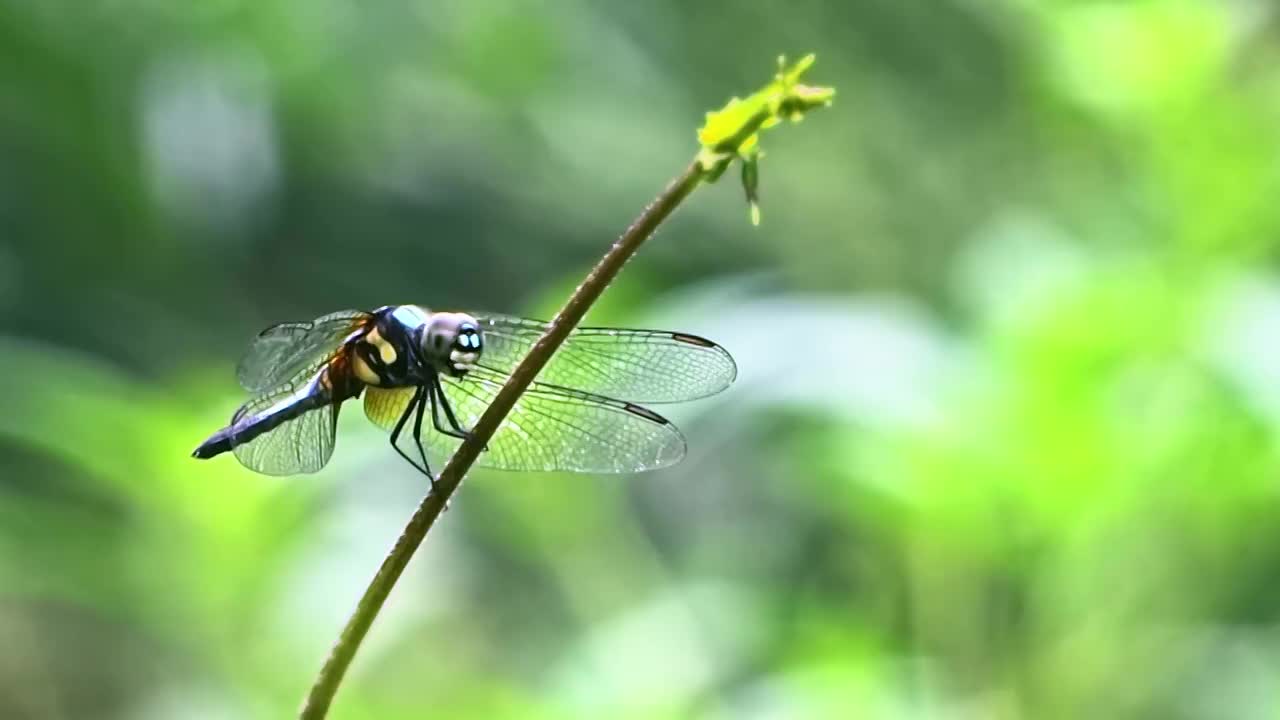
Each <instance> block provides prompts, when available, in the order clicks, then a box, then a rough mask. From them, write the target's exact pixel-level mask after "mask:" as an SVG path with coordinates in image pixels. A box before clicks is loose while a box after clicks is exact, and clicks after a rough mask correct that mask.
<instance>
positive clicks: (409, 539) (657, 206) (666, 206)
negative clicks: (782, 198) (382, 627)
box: [299, 116, 767, 720]
mask: <svg viewBox="0 0 1280 720" xmlns="http://www.w3.org/2000/svg"><path fill="white" fill-rule="evenodd" d="M765 117H767V116H762V117H760V118H759V121H758V122H753V123H750V124H751V125H754V126H755V127H759V125H760V123H762V122H764V119H765ZM753 120H755V119H754V118H753ZM752 132H754V130H752ZM748 134H749V133H748ZM744 137H745V136H744ZM705 176H706V170H704V169H703V167H702V165H701V164H700V163H699V162H698V161H697V160H695V161H694V162H692V163H690V164H689V166H688V167H686V168H685V170H684V172H682V173H681V174H680V175H679V176H678V177H676V178H675V179H674V180H672V181H671V183H670V184H668V185H667V187H666V189H665V190H663V191H662V193H661V194H660V195H658V197H657V198H655V199H654V201H653V202H651V203H650V204H649V206H648V207H646V208H645V209H644V212H642V213H641V214H640V217H638V218H636V220H635V222H633V223H632V224H631V226H630V227H628V228H627V230H626V232H624V233H623V234H622V236H621V237H619V238H618V240H617V241H616V242H615V243H614V244H613V247H611V248H609V251H608V252H607V253H605V255H604V257H603V258H601V259H600V262H598V263H596V266H595V267H594V268H593V269H592V270H591V273H590V274H589V275H587V277H586V279H585V280H583V281H582V284H581V285H579V286H578V288H577V290H575V291H574V292H573V295H572V296H570V297H569V300H568V302H566V303H565V305H564V307H563V308H561V310H560V312H559V313H558V314H557V315H556V317H555V319H554V320H552V321H551V324H550V326H549V327H548V328H547V331H546V333H545V334H543V336H542V337H541V338H540V339H539V340H538V342H537V343H535V344H534V346H533V348H532V349H531V350H530V351H529V354H528V355H526V356H525V358H524V360H522V361H521V362H520V364H519V365H517V366H516V368H515V370H513V371H512V372H511V377H510V378H508V380H507V382H506V384H505V385H503V386H502V389H501V390H499V391H498V394H497V396H496V397H494V399H493V402H492V403H490V404H489V407H488V408H487V409H486V410H485V411H484V414H483V415H481V416H480V420H479V421H478V422H477V423H476V426H475V427H474V428H472V429H471V436H470V437H469V438H467V439H466V440H464V441H463V442H462V444H461V445H459V446H458V449H457V451H456V452H454V454H453V457H451V458H449V462H448V463H447V464H446V465H445V467H444V469H443V470H441V471H440V474H439V476H438V477H437V478H436V481H435V485H434V488H433V489H432V491H431V492H429V493H428V494H427V496H426V498H424V499H423V500H422V503H421V504H420V505H418V509H417V511H415V512H414V513H413V517H412V518H410V519H409V524H408V525H406V526H405V528H404V531H403V532H402V533H400V538H399V539H398V540H396V544H395V546H394V547H392V548H391V552H390V553H389V554H388V555H387V557H386V559H385V560H383V561H382V567H380V568H378V573H377V575H375V576H374V577H373V581H372V582H370V583H369V587H368V589H366V590H365V592H364V596H363V597H361V598H360V602H359V604H358V605H356V610H355V612H354V613H353V614H352V616H351V619H350V620H348V621H347V625H346V627H345V628H343V630H342V634H341V635H339V636H338V641H337V643H335V644H334V646H333V649H332V650H331V651H330V652H329V657H328V659H327V660H326V661H325V664H324V667H323V668H322V669H321V670H320V675H319V677H317V678H316V682H315V684H314V685H312V687H311V692H310V693H309V694H308V695H307V700H306V703H305V704H304V705H303V706H302V711H301V713H300V715H299V717H300V718H303V720H317V719H318V718H323V717H325V715H326V714H327V713H328V711H329V705H330V703H332V701H333V696H334V694H335V693H336V692H337V691H338V686H339V685H340V684H341V683H342V678H343V676H344V675H345V674H346V672H347V668H348V667H349V666H350V665H351V660H352V659H353V658H354V657H355V654H356V651H357V650H358V649H359V648H360V643H361V642H362V641H363V640H364V636H365V635H366V634H367V633H368V632H369V627H370V626H371V625H372V624H373V620H374V618H376V617H377V616H378V612H379V611H380V610H381V609H382V605H383V603H384V602H386V599H387V596H388V595H389V594H390V593H391V588H392V587H394V586H395V584H396V581H397V580H398V579H399V578H400V574H401V573H402V572H404V569H405V566H406V565H408V564H409V559H410V558H411V557H413V553H414V551H415V550H417V549H418V546H419V545H420V544H422V540H423V538H425V537H426V535H427V531H429V530H430V529H431V526H432V525H434V524H435V521H436V518H438V517H439V516H440V512H441V510H443V509H444V506H445V503H446V502H448V500H449V497H450V496H451V495H453V493H454V491H455V490H457V489H458V485H459V484H461V483H462V478H463V476H465V475H466V474H467V470H469V469H470V468H471V465H472V463H474V462H475V461H476V458H478V457H479V456H480V453H481V452H483V449H484V447H485V445H486V444H487V443H488V442H489V439H490V438H492V437H493V434H494V433H495V432H497V430H498V428H499V427H500V426H501V424H502V421H503V419H504V418H506V416H507V413H509V412H511V408H512V407H513V406H514V405H515V404H516V401H517V400H519V399H520V396H521V394H523V393H524V391H525V389H527V388H528V387H529V384H530V383H531V382H533V379H534V378H535V377H536V376H537V375H538V372H539V371H541V370H542V368H543V367H544V366H545V365H546V364H547V362H548V361H549V360H550V359H551V356H552V354H553V353H555V351H556V348H558V347H560V344H561V343H563V342H564V341H565V338H567V337H568V336H569V333H570V332H571V331H572V330H573V328H574V327H575V326H577V324H578V323H579V322H581V321H582V318H583V317H584V316H585V315H586V314H587V310H589V309H590V308H591V306H592V305H593V304H594V303H595V301H596V300H597V299H599V297H600V295H601V293H603V292H604V289H605V288H606V287H608V286H609V283H610V282H612V281H613V279H614V277H616V276H617V275H618V272H619V271H620V270H622V266H623V265H625V264H626V262H627V260H628V259H630V258H631V256H632V255H634V254H635V252H636V250H638V249H639V247H640V245H641V243H643V242H644V241H645V240H646V239H648V238H649V236H650V235H652V234H653V232H654V231H655V230H657V229H658V226H659V225H661V224H662V221H663V220H666V219H667V217H669V216H670V215H671V213H672V212H673V211H675V209H676V208H677V207H679V206H680V203H681V202H683V201H684V199H685V198H687V197H688V196H689V194H690V193H692V192H693V190H694V189H695V188H696V187H697V186H698V184H699V183H701V182H702V180H703V179H704V178H705Z"/></svg>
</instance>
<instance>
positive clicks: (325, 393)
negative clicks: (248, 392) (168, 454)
mask: <svg viewBox="0 0 1280 720" xmlns="http://www.w3.org/2000/svg"><path fill="white" fill-rule="evenodd" d="M307 390H308V392H305V393H295V394H293V395H290V396H287V397H285V398H283V399H282V400H281V401H280V402H278V403H276V404H275V405H272V406H271V407H270V408H268V409H266V410H264V411H262V412H259V413H257V414H256V415H251V416H248V417H241V414H242V413H243V412H244V409H245V407H248V406H247V405H246V406H242V407H241V408H240V410H238V411H236V414H235V415H233V416H232V418H231V424H230V425H228V426H226V427H224V428H222V429H221V430H219V431H218V432H216V433H214V434H213V435H210V436H209V439H207V440H205V441H204V442H203V443H200V446H199V447H197V448H196V449H195V452H193V453H191V456H192V457H197V458H201V459H205V458H211V457H214V456H215V455H220V454H222V453H224V452H227V451H228V450H231V449H232V448H234V447H236V446H238V445H244V444H245V443H248V442H252V441H253V440H254V438H257V437H258V436H260V435H263V434H266V433H268V432H271V431H272V430H275V429H276V428H278V427H280V426H281V425H283V424H284V423H286V422H288V421H290V420H292V419H294V418H296V417H298V416H299V415H301V414H303V413H305V412H309V411H311V410H315V409H316V408H319V407H323V406H324V405H327V404H329V403H331V402H333V401H334V400H333V393H332V391H331V390H330V389H329V388H328V387H326V386H324V385H322V384H320V383H313V384H312V385H309V386H308V388H307Z"/></svg>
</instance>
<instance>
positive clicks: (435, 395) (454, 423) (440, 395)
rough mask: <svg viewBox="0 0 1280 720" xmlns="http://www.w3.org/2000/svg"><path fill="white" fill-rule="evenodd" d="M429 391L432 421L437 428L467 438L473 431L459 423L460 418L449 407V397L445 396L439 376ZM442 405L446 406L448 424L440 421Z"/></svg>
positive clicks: (451, 435) (460, 437)
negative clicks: (465, 428) (467, 429)
mask: <svg viewBox="0 0 1280 720" xmlns="http://www.w3.org/2000/svg"><path fill="white" fill-rule="evenodd" d="M429 392H430V393H431V422H432V424H434V425H435V426H436V430H438V431H440V432H441V433H443V434H445V435H448V436H449V437H455V438H458V439H459V440H466V439H467V437H468V436H469V435H470V434H471V433H469V432H467V431H466V430H464V429H463V428H462V426H460V425H459V424H458V418H457V417H455V416H454V414H453V408H452V407H449V398H447V397H445V394H444V388H442V387H441V386H440V379H439V378H436V381H435V382H434V383H433V384H432V385H431V389H430V390H429ZM442 407H443V408H444V416H445V418H446V419H447V420H448V421H449V424H448V425H444V424H443V423H441V422H440V409H441V408H442Z"/></svg>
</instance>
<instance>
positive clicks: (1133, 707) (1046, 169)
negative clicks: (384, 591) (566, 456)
mask: <svg viewBox="0 0 1280 720" xmlns="http://www.w3.org/2000/svg"><path fill="white" fill-rule="evenodd" d="M808 51H813V52H816V53H817V55H818V64H817V66H816V67H815V68H814V70H813V71H812V72H811V75H810V79H811V80H812V81H813V82H815V83H820V84H830V85H834V86H836V87H837V88H838V90H839V93H840V94H839V97H838V100H837V104H836V105H835V106H834V107H833V108H832V109H830V110H824V111H822V112H819V113H815V114H814V116H813V117H812V118H810V119H808V120H807V121H806V122H805V123H803V124H802V125H800V126H798V127H788V128H783V129H779V130H777V131H774V132H771V133H770V134H769V135H768V136H766V137H765V143H766V147H767V149H768V151H769V155H768V157H767V158H766V159H765V160H764V161H763V164H762V168H761V174H762V195H763V209H764V223H763V225H762V226H761V227H759V228H757V229H753V228H752V227H751V226H750V224H749V223H748V221H747V212H746V208H745V205H744V203H743V201H742V197H741V189H740V188H738V187H736V183H735V182H722V183H720V184H718V185H715V186H711V187H709V188H705V189H703V190H700V191H699V192H697V193H696V194H695V195H694V196H693V198H692V199H691V201H690V202H689V203H688V205H687V206H686V207H685V208H683V209H682V210H681V211H680V213H679V214H678V215H677V216H676V217H675V218H674V219H673V220H672V222H671V223H670V224H668V225H667V226H666V227H665V228H664V229H663V230H662V231H661V232H660V233H659V236H658V237H657V238H655V240H654V242H652V243H651V244H650V245H649V246H647V247H646V249H645V250H644V251H643V252H642V254H641V256H640V257H639V258H638V259H637V260H635V261H634V262H632V263H631V264H630V266H629V267H628V269H627V271H626V272H624V273H623V276H622V278H621V280H620V281H619V282H617V283H616V284H615V286H614V287H613V288H612V289H611V290H610V293H609V295H608V296H607V297H606V299H605V301H604V302H603V303H602V304H601V305H600V306H599V307H598V308H597V310H596V311H595V312H594V314H593V316H592V317H590V318H589V320H590V321H592V322H594V323H595V324H623V325H642V326H659V327H670V328H676V329H681V330H685V331H688V332H697V333H701V334H705V335H707V336H709V337H712V338H714V339H716V340H718V341H720V342H721V343H723V344H724V345H725V346H727V347H728V348H729V349H730V350H731V351H732V352H733V353H734V354H735V356H736V357H737V359H738V361H739V364H740V367H741V374H740V378H739V382H738V383H737V384H736V385H735V386H734V387H733V388H732V389H731V390H730V391H729V392H727V393H725V394H723V395H721V396H719V397H717V398H714V399H712V400H709V401H704V402H700V403H695V404H693V405H690V406H687V407H679V408H672V409H671V412H670V414H671V416H672V417H673V418H675V419H677V420H678V421H679V422H680V424H681V425H682V427H683V428H684V429H685V431H686V433H687V435H688V436H689V440H690V455H689V457H688V459H687V460H686V461H685V462H684V463H683V464H681V465H679V466H677V467H676V468H674V469H671V470H667V471H662V472H658V473H653V474H649V475H644V476H640V477H635V478H630V477H586V476H569V475H549V476H548V475H515V474H503V473H485V472H476V473H474V474H473V475H472V477H471V478H470V479H469V481H468V482H467V484H466V485H465V486H464V487H463V488H462V491H461V492H460V494H459V495H458V496H457V497H456V498H455V501H454V504H453V508H452V510H450V511H449V512H448V513H447V514H446V515H445V516H444V517H443V519H442V522H441V523H440V525H439V526H437V528H436V529H435V531H433V532H432V534H431V536H430V537H429V538H428V540H427V542H426V544H425V545H424V546H423V548H422V550H421V552H420V553H419V554H418V556H417V557H416V558H415V559H414V561H413V563H412V564H411V566H410V568H409V571H408V572H407V574H406V576H405V577H404V579H403V580H402V581H401V583H400V585H399V586H398V587H397V589H396V590H395V592H394V593H393V595H392V597H391V601H390V603H389V606H388V607H387V609H386V611H385V612H384V613H383V615H382V616H381V617H380V618H379V620H378V622H377V624H376V625H375V626H374V628H373V631H372V633H371V635H370V638H369V642H368V643H367V644H366V645H365V647H364V648H363V650H362V652H361V654H360V655H359V656H358V658H357V660H356V663H355V665H354V667H353V670H352V673H351V675H350V676H349V678H348V681H347V683H346V685H345V686H344V687H343V689H342V691H341V692H340V694H339V696H338V699H337V703H336V705H335V708H334V713H333V716H334V717H336V718H348V719H366V718H369V719H372V718H378V719H384V718H386V719H392V720H394V719H396V718H422V717H476V718H496V717H502V718H564V717H572V718H605V717H608V718H663V717H673V718H676V717H678V718H685V717H689V718H713V719H722V718H753V719H754V718H760V719H763V718H827V717H830V718H847V717H859V718H947V719H959V718H1034V719H1036V720H1041V719H1046V718H1085V717H1100V718H1101V717H1105V718H1162V719H1170V718H1173V719H1183V718H1185V719H1191V718H1275V717H1280V492H1278V490H1280V273H1277V270H1276V260H1277V249H1278V243H1280V211H1278V210H1277V198H1278V197H1280V192H1278V191H1280V140H1278V139H1277V138H1278V137H1280V132H1278V129H1280V10H1278V9H1277V7H1276V6H1275V5H1273V4H1271V3H1269V2H1265V1H1264V0H1253V1H1251V0H1234V1H1232V2H1227V1H1225V0H1224V1H1221V2H1208V1H1206V2H1193V1H1190V0H1186V1H1183V0H1163V1H1162V0H1148V1H1146V2H1044V3H1037V2H1032V1H1031V0H997V1H995V2H972V1H966V0H934V1H933V2H898V1H897V0H851V1H849V2H833V1H830V0H793V1H791V2H781V1H774V2H770V1H767V0H755V1H752V2H740V3H733V4H719V3H684V2H677V1H675V0H649V1H647V2H644V3H627V2H621V1H617V2H611V3H595V2H581V1H574V0H568V1H565V2H556V3H551V2H533V1H529V2H520V1H516V0H507V1H504V2H461V1H459V0H455V1H453V2H429V1H428V0H397V1H393V2H365V3H359V2H354V1H353V0H257V1H256V2H248V1H247V0H206V1H205V2H200V3H169V2H163V1H160V0H111V1H107V0H40V1H39V2H32V1H30V0H0V398H3V399H2V400H0V406H2V407H3V408H4V410H5V412H3V413H0V718H5V719H19V720H25V719H27V718H42V719H44V718H48V719H54V720H56V719H60V718H108V719H111V718H141V719H143V720H159V719H167V718H193V719H197V720H204V719H210V720H213V719H217V720H221V719H223V718H276V717H287V716H290V715H292V714H293V713H294V712H295V710H296V708H297V707H298V705H299V703H300V701H301V699H302V697H303V695H304V693H305V690H306V688H307V687H308V685H309V684H310V682H311V680H312V678H313V675H314V673H315V672H316V670H318V668H319V667H320V664H321V662H322V660H323V657H324V655H325V654H326V652H327V651H328V648H329V645H330V643H331V642H332V641H333V639H334V638H335V636H336V634H337V631H338V629H339V628H340V627H341V625H342V623H343V622H344V620H345V619H346V616H347V614H348V613H349V611H350V610H351V609H352V608H353V607H354V605H355V602H356V599H357V598H358V597H359V595H360V593H361V592H362V590H363V589H364V587H365V584H366V582H367V581H368V580H369V578H370V577H371V576H372V574H373V572H374V570H375V568H376V567H377V565H378V563H379V562H380V560H381V558H382V556H383V554H384V553H385V551H386V550H387V549H388V548H389V547H390V545H391V544H392V542H393V541H394V539H395V537H396V536H397V534H398V532H399V530H400V528H401V526H402V525H403V523H404V521H405V520H406V519H407V518H408V516H409V515H410V513H411V512H412V510H413V508H414V506H415V505H416V503H417V502H418V500H419V499H420V497H421V496H422V494H423V492H424V490H425V484H424V482H423V479H422V478H421V477H420V476H418V475H416V474H415V473H414V471H413V470H412V468H410V467H409V466H408V465H407V464H405V463H404V462H403V461H401V460H400V459H399V458H398V457H397V456H396V455H395V454H394V453H393V452H392V451H391V449H390V448H389V447H388V446H387V445H386V441H385V437H382V436H381V435H380V434H379V433H378V432H377V431H376V430H375V429H374V428H373V427H372V426H371V425H370V424H369V423H368V422H367V421H366V420H365V419H364V418H363V417H362V415H361V413H360V412H358V411H357V412H347V413H344V417H343V419H342V422H341V428H340V433H339V435H340V439H339V443H338V449H337V452H336V454H335V457H334V460H333V462H332V463H331V464H330V466H329V467H328V468H326V470H325V471H324V472H323V473H321V474H319V475H317V476H310V477H298V478H287V479H279V478H267V477H262V476H257V475H254V474H252V473H249V472H247V471H245V470H244V469H242V468H241V467H240V466H239V465H238V464H237V463H236V462H235V461H234V460H232V459H230V458H229V457H223V458H218V459H216V460H213V461H209V462H197V461H195V460H192V459H190V458H189V457H188V453H189V452H190V451H191V449H192V448H193V447H194V446H195V445H196V444H197V443H198V442H199V441H200V440H201V439H203V438H204V437H205V436H206V435H207V434H208V433H209V432H211V431H213V430H214V429H216V428H218V427H220V426H221V425H222V424H223V422H224V421H225V420H226V418H227V417H228V416H229V415H230V413H231V412H232V410H233V409H234V408H235V407H236V405H237V404H239V402H241V400H242V397H241V394H240V390H239V389H238V388H237V386H236V383H235V380H234V373H233V368H234V364H235V362H236V360H237V358H238V356H239V354H240V353H241V352H242V351H243V349H244V348H245V346H246V344H247V342H248V340H249V339H250V338H251V337H252V336H253V334H254V333H256V332H257V331H258V330H260V329H261V328H263V327H265V326H266V325H269V324H271V323H274V322H278V321H282V320H288V319H308V318H311V317H314V316H317V315H321V314H324V313H326V312H329V311H332V310H337V309H340V308H347V307H353V308H372V307H376V306H379V305H383V304H388V303H403V302H419V303H424V304H427V305H431V306H437V307H439V306H447V307H460V308H477V309H488V310H493V311H500V312H513V313H520V314H527V315H534V316H546V315H548V314H550V313H551V312H553V311H554V309H555V307H556V304H557V303H558V302H559V301H560V300H561V299H563V298H564V297H565V296H566V295H567V293H568V291H569V289H571V288H572V287H573V285H574V284H576V282H577V281H578V279H579V278H580V277H581V276H582V274H583V273H584V272H585V270H586V269H587V268H588V267H589V266H590V264H591V263H592V262H593V261H594V260H595V259H596V258H597V256H598V255H599V254H600V253H601V252H602V251H603V249H604V248H605V247H606V246H607V244H608V243H609V242H611V241H612V239H613V238H614V237H615V236H616V234H617V233H618V232H619V231H620V230H621V229H622V228H623V227H625V225H626V224H627V223H628V222H629V221H630V220H631V218H632V217H634V216H635V214H636V213H638V212H639V210H640V209H641V207H642V206H643V205H644V203H645V202H647V201H648V200H649V199H650V198H651V197H652V196H653V195H654V194H655V193H656V192H657V191H658V190H659V189H660V188H661V187H662V186H663V184H664V183H665V182H666V181H667V180H668V179H669V178H670V177H672V176H673V175H674V174H675V173H676V172H677V171H678V170H679V169H680V168H681V167H682V166H683V164H684V163H685V162H687V160H688V158H689V157H691V155H692V154H693V152H694V150H695V149H696V143H695V138H694V129H695V128H696V127H697V126H698V125H699V124H700V123H701V120H702V112H703V111H705V110H708V109H712V108H715V107H719V106H720V105H721V104H722V103H723V102H724V101H725V100H726V99H727V97H728V96H730V95H731V94H734V93H737V94H745V93H747V92H749V91H751V90H753V89H755V88H756V87H758V86H759V85H760V84H761V83H762V82H764V81H765V80H766V79H767V78H768V77H769V74H770V73H771V72H772V71H773V60H774V57H775V55H777V54H778V53H780V52H787V53H790V54H791V55H793V56H795V55H798V54H800V53H804V52H808Z"/></svg>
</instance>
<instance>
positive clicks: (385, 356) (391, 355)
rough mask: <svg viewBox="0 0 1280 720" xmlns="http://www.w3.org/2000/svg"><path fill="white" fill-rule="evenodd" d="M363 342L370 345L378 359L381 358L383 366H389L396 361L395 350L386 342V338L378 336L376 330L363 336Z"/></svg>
mask: <svg viewBox="0 0 1280 720" xmlns="http://www.w3.org/2000/svg"><path fill="white" fill-rule="evenodd" d="M364 341H365V342H367V343H369V344H370V345H372V346H373V347H374V348H375V349H376V350H377V351H378V357H380V358H382V364H383V365H391V364H393V363H394V362H395V361H396V349H395V348H394V347H392V346H391V343H389V342H387V340H386V338H384V337H382V335H380V334H378V329H377V328H374V329H372V330H370V331H369V333H368V334H367V335H365V336H364Z"/></svg>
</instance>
